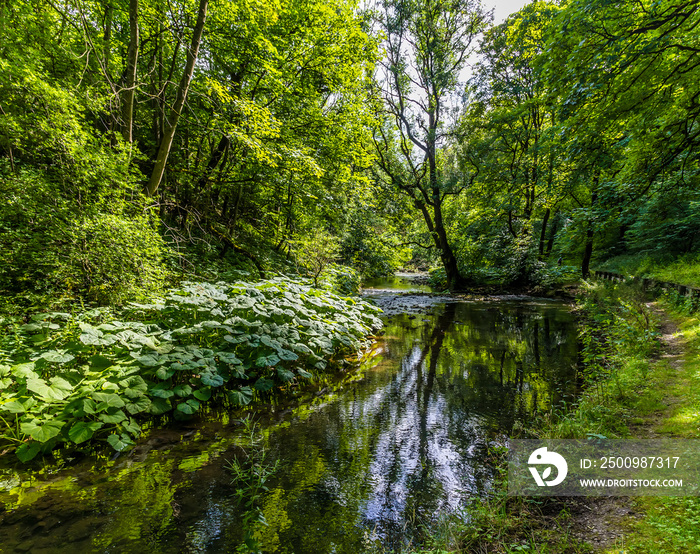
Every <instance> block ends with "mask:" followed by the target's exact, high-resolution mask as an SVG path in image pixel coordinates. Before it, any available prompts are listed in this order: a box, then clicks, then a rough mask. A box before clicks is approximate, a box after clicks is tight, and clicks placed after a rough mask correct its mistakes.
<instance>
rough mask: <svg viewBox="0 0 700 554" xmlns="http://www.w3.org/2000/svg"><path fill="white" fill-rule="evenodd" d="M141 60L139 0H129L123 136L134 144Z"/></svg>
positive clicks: (123, 98)
mask: <svg viewBox="0 0 700 554" xmlns="http://www.w3.org/2000/svg"><path fill="white" fill-rule="evenodd" d="M138 59H139V0H129V49H128V50H127V63H126V74H125V79H124V95H123V97H122V136H123V137H124V140H125V141H126V142H128V143H129V144H131V143H132V142H134V135H133V132H134V97H135V95H136V67H137V63H138Z"/></svg>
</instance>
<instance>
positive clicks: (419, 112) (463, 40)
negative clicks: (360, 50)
mask: <svg viewBox="0 0 700 554" xmlns="http://www.w3.org/2000/svg"><path fill="white" fill-rule="evenodd" d="M376 22H377V24H378V26H379V29H380V32H381V33H383V34H384V37H385V40H384V51H385V59H384V61H383V62H382V63H381V64H380V71H379V72H378V74H377V77H376V79H377V86H378V89H379V91H380V94H381V96H382V98H383V101H384V108H385V117H384V118H383V121H384V125H382V126H379V127H377V129H376V131H375V145H376V150H377V154H378V165H379V168H380V170H381V172H382V173H383V175H384V176H385V178H386V179H388V180H389V181H390V182H391V183H392V185H393V186H395V187H396V188H397V189H398V190H400V191H401V192H402V193H404V194H406V195H408V196H409V198H410V199H411V200H412V202H413V205H414V207H415V208H416V209H417V210H419V211H420V213H421V214H422V216H423V218H424V220H425V224H426V226H427V227H428V230H429V232H430V235H431V238H432V241H433V242H434V244H435V247H436V249H437V251H438V252H439V253H440V258H441V260H442V264H443V266H444V268H445V272H446V275H447V283H448V286H449V287H450V288H451V289H456V288H459V287H460V286H462V285H463V284H464V278H463V277H462V276H461V275H460V272H459V267H458V262H457V258H456V257H455V254H454V252H453V247H452V245H451V243H450V240H449V238H448V236H447V226H446V223H445V220H444V214H443V204H444V202H445V199H446V198H447V197H448V196H449V195H455V194H459V192H460V191H461V190H463V188H464V187H465V186H466V185H468V184H469V181H470V179H469V176H464V175H462V176H460V179H459V180H458V181H457V182H452V181H448V180H447V179H445V178H444V174H443V171H442V167H441V165H440V155H439V150H440V148H441V147H443V146H444V145H445V143H446V141H447V139H448V137H449V134H450V132H451V125H450V124H451V123H452V121H450V117H449V112H450V102H451V101H452V100H454V96H453V95H454V94H455V93H456V92H457V91H458V84H459V80H458V77H459V74H460V72H461V71H462V69H463V68H464V67H465V65H466V62H467V58H468V56H469V54H470V53H471V52H472V50H473V47H474V43H475V40H476V37H477V36H478V35H479V33H480V32H481V31H482V30H483V29H484V27H485V25H486V22H487V15H486V13H485V12H484V10H483V9H482V7H481V5H480V4H479V2H478V1H474V0H418V1H406V0H401V1H398V2H386V1H385V2H381V4H380V6H379V9H378V10H377V14H376Z"/></svg>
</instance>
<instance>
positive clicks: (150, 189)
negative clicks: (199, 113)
mask: <svg viewBox="0 0 700 554" xmlns="http://www.w3.org/2000/svg"><path fill="white" fill-rule="evenodd" d="M208 6H209V0H199V10H198V12H197V23H196V24H195V27H194V32H193V33H192V43H191V45H190V48H189V50H188V51H187V63H186V64H185V71H184V73H183V74H182V79H181V80H180V85H179V87H178V89H177V95H176V96H175V104H174V105H173V109H172V111H171V112H170V121H168V124H167V125H166V128H165V132H164V133H163V138H162V140H161V141H160V146H159V147H158V154H157V155H156V163H155V166H154V167H153V173H152V174H151V178H150V180H149V181H148V186H147V188H146V192H147V194H148V196H153V195H154V194H155V193H156V191H157V190H158V186H159V185H160V182H161V180H162V179H163V173H164V172H165V164H166V162H167V161H168V156H169V154H170V148H171V147H172V145H173V139H174V138H175V129H176V127H177V122H178V120H179V119H180V114H181V113H182V108H183V106H184V105H185V100H187V92H188V90H189V88H190V83H191V81H192V74H193V73H194V64H195V62H196V61H197V56H198V54H199V45H200V43H201V41H202V32H203V31H204V22H205V21H206V19H207V8H208Z"/></svg>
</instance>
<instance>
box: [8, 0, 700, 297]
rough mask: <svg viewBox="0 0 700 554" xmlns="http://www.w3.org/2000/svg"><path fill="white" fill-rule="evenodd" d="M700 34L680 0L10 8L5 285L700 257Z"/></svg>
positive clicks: (29, 4) (78, 291) (139, 283)
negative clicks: (340, 267)
mask: <svg viewBox="0 0 700 554" xmlns="http://www.w3.org/2000/svg"><path fill="white" fill-rule="evenodd" d="M699 23H700V15H699V13H698V3H697V2H681V1H678V0H658V1H653V2H652V1H650V0H649V1H648V0H642V1H635V2H631V1H623V2H612V1H610V0H592V1H589V0H585V1H584V0H580V1H579V0H574V1H568V2H567V1H561V2H544V1H534V2H531V3H530V4H528V5H526V6H525V7H524V8H523V9H521V10H520V11H518V12H516V13H514V14H512V15H511V16H510V17H508V18H507V19H506V20H505V21H504V22H503V23H500V24H494V23H493V22H492V18H491V16H490V14H489V12H488V11H487V10H486V9H485V8H484V7H483V6H482V5H480V4H479V2H478V1H476V0H449V1H448V0H431V1H424V0H410V1H409V0H398V1H394V2H388V1H386V2H378V3H375V4H373V5H371V6H370V8H369V9H368V8H367V7H366V6H365V7H361V6H359V5H358V4H356V3H355V2H352V1H346V0H331V1H330V2H328V1H325V2H318V1H315V0H304V1H301V2H298V1H294V2H292V1H277V2H262V1H258V0H245V1H236V2H230V1H227V0H196V1H189V0H187V1H179V0H178V1H175V2H169V3H165V2H162V1H161V0H128V1H127V0H101V1H87V2H86V1H82V0H80V1H76V0H66V1H64V2H61V3H58V2H53V1H46V0H28V1H22V2H19V1H8V2H4V3H3V4H2V6H1V7H0V29H1V31H0V35H1V39H2V40H1V41H0V187H1V189H2V196H3V202H2V204H1V205H0V290H2V291H3V292H4V293H6V294H8V295H13V296H14V297H15V300H16V298H18V297H22V298H25V300H24V301H25V303H26V304H27V305H30V304H36V303H37V302H39V303H40V302H42V300H41V299H44V300H45V299H47V298H51V299H53V300H55V299H57V298H67V299H81V300H85V301H89V302H96V303H98V304H122V303H124V302H128V301H129V300H133V299H137V298H140V297H144V296H148V295H151V294H153V293H156V292H159V291H162V290H163V289H164V287H167V286H169V285H171V284H173V283H174V282H176V281H179V280H181V279H182V278H183V277H184V276H187V275H190V276H191V275H192V274H198V275H200V276H204V275H206V276H208V277H215V276H216V277H221V276H222V275H224V274H225V272H226V271H228V270H230V269H238V270H245V271H247V272H249V273H250V274H252V275H253V276H254V277H257V276H265V275H266V273H267V272H269V271H271V270H272V271H273V272H275V271H283V272H284V271H292V272H294V271H301V272H306V273H308V274H310V275H311V276H312V277H318V275H319V274H320V273H319V272H320V271H321V270H322V269H323V268H324V267H326V266H329V265H331V264H333V263H335V262H337V263H341V264H345V265H347V266H351V267H353V268H354V269H355V270H357V271H359V272H360V273H361V274H362V275H364V276H366V277H367V276H374V275H381V274H388V273H391V272H393V271H395V270H396V269H397V268H400V267H408V268H432V269H433V270H434V278H435V282H436V283H440V282H442V284H443V285H444V286H446V287H449V288H451V289H459V288H464V287H470V286H474V285H479V284H483V283H491V284H494V283H496V284H500V285H504V286H511V287H522V286H525V287H532V286H547V285H548V284H551V283H553V282H556V281H557V280H561V279H564V278H565V274H567V272H568V274H569V275H571V274H573V273H574V272H575V273H578V274H582V275H583V276H584V277H585V276H587V275H588V273H589V272H590V270H591V267H592V266H598V267H619V268H624V269H629V270H630V271H641V270H643V269H644V268H646V269H649V268H651V267H655V266H657V265H659V264H661V265H663V264H668V263H671V262H673V261H674V260H678V259H681V260H686V262H688V263H694V262H695V260H696V259H697V258H696V256H697V252H698V236H699V233H700V217H698V216H699V215H700V198H699V197H698V195H699V194H700V193H699V192H698V191H699V190H700V187H698V183H697V179H698V154H697V153H698V151H699V150H698V140H700V139H699V133H700V128H699V127H698V122H697V117H698V115H699V113H700V99H699V96H700V89H698V85H697V83H698V82H700V75H699V72H700V70H699V69H698V65H699V64H700V60H699V59H698V57H699V55H700V39H699V34H698V30H697V26H698V24H699ZM606 264H607V266H606Z"/></svg>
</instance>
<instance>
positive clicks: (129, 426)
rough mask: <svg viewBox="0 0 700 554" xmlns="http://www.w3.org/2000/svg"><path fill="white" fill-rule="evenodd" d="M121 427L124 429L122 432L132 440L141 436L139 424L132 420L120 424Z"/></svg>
mask: <svg viewBox="0 0 700 554" xmlns="http://www.w3.org/2000/svg"><path fill="white" fill-rule="evenodd" d="M122 427H124V430H125V431H126V432H127V433H129V434H130V435H131V436H132V437H134V438H138V437H139V435H141V427H139V424H138V423H136V422H135V421H134V420H133V419H130V420H129V421H127V422H125V423H122Z"/></svg>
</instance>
